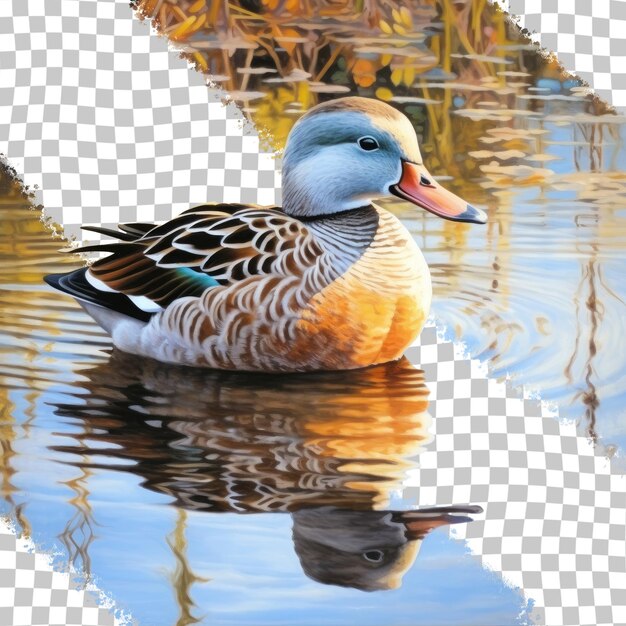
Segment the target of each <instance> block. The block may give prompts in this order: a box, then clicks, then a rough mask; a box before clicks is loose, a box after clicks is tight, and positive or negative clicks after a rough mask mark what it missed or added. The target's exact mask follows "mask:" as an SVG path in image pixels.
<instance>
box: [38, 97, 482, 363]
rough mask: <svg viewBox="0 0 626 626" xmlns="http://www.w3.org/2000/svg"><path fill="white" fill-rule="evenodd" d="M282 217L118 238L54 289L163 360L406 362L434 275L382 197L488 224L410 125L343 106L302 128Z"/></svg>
mask: <svg viewBox="0 0 626 626" xmlns="http://www.w3.org/2000/svg"><path fill="white" fill-rule="evenodd" d="M282 181H283V182H282V198H283V203H282V207H262V206H258V205H242V204H224V203H216V204H205V205H201V206H197V207H194V208H190V209H188V210H185V211H183V212H182V213H181V214H179V215H178V216H176V217H174V218H172V219H170V220H169V221H167V222H165V223H162V224H151V223H143V222H141V223H140V222H137V223H127V224H120V225H119V226H118V230H115V229H107V228H103V227H99V226H83V228H84V229H85V230H88V231H92V232H98V233H100V234H104V235H107V236H109V237H113V238H114V239H115V241H112V240H104V241H101V242H99V243H95V244H91V245H90V244H87V245H83V246H82V247H79V248H73V249H71V252H93V251H95V252H99V253H108V255H106V256H102V255H101V257H100V258H98V259H97V260H95V261H94V262H93V263H91V264H90V265H88V266H86V267H82V268H80V269H78V270H75V271H73V272H69V273H67V274H50V275H48V276H46V277H45V281H46V282H47V283H48V284H49V285H50V286H52V287H53V288H55V289H57V290H59V291H61V292H63V293H65V294H67V295H69V296H72V297H73V298H74V299H75V300H77V301H78V302H79V304H80V305H81V306H82V307H83V308H84V309H85V311H86V312H87V313H88V314H89V315H90V316H91V317H92V318H93V319H94V320H95V321H96V322H97V323H98V324H99V325H100V326H101V327H102V328H103V329H104V330H105V331H106V332H107V333H108V334H109V335H110V336H111V339H112V342H113V344H114V346H115V347H116V348H118V349H119V350H122V351H124V352H129V353H132V354H135V355H139V356H143V357H150V358H153V359H156V360H158V361H161V362H165V363H175V364H179V365H188V366H193V367H207V368H213V369H220V370H231V371H233V370H234V371H257V372H268V373H280V372H307V371H316V370H330V371H334V370H351V369H359V368H363V367H368V366H371V365H376V364H380V363H385V362H390V361H395V360H398V359H399V358H400V357H401V356H402V354H403V353H404V351H405V349H406V348H407V347H408V346H410V345H411V344H412V343H413V342H414V340H415V339H416V337H417V336H418V334H419V333H420V331H421V329H422V327H423V325H424V323H425V321H426V319H427V317H428V314H429V310H430V305H431V299H432V287H431V279H430V273H429V269H428V266H427V264H426V261H425V259H424V256H423V254H422V252H421V251H420V249H419V247H418V246H417V244H416V242H415V240H414V239H413V237H412V236H411V234H410V233H409V231H408V230H407V229H406V227H405V226H404V225H403V224H402V222H401V221H400V220H399V219H398V218H397V217H396V216H394V215H393V214H392V213H391V212H389V211H387V210H385V209H384V208H382V207H381V206H379V205H377V204H375V203H374V200H375V199H378V198H384V197H390V196H396V197H399V198H401V199H402V200H405V201H407V202H410V203H412V204H413V205H416V206H417V207H419V208H421V209H425V210H426V211H429V212H430V213H433V214H435V215H437V216H439V217H442V218H444V219H448V220H454V221H458V222H469V223H476V224H484V223H486V221H487V217H486V214H485V212H484V211H482V210H481V209H478V208H475V207H473V206H472V205H470V204H468V203H467V202H466V201H464V200H462V199H461V198H459V197H458V196H456V195H455V194H453V193H452V192H450V191H449V190H447V189H445V188H444V187H442V186H441V185H440V184H439V183H438V182H437V181H436V180H435V179H434V178H433V176H431V174H430V173H429V172H428V170H427V169H426V167H425V166H424V162H423V159H422V156H421V153H420V149H419V145H418V139H417V135H416V132H415V129H414V128H413V125H412V124H411V122H410V120H409V119H408V118H407V117H406V116H405V115H404V114H403V113H401V112H400V111H398V110H397V109H395V108H394V107H392V106H391V105H389V104H387V103H385V102H382V101H379V100H376V99H371V98H363V97H356V96H355V97H346V98H339V99H335V100H331V101H328V102H324V103H321V104H318V105H316V106H314V107H312V108H311V109H309V110H308V111H307V112H306V113H305V114H304V115H303V116H302V117H300V119H299V120H298V121H297V122H296V123H295V124H294V126H293V128H292V130H291V132H290V134H289V136H288V139H287V142H286V145H285V149H284V152H283V159H282Z"/></svg>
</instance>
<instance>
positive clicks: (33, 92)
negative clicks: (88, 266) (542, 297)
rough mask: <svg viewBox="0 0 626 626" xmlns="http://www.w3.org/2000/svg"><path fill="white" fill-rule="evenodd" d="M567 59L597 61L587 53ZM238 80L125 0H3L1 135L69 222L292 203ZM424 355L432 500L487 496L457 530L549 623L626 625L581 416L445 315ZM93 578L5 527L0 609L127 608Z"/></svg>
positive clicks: (596, 456) (107, 620)
mask: <svg viewBox="0 0 626 626" xmlns="http://www.w3.org/2000/svg"><path fill="white" fill-rule="evenodd" d="M625 3H626V2H625V1H622V0H611V1H609V0H606V1H604V0H593V2H592V1H591V0H585V1H584V2H582V3H581V2H579V1H578V0H576V1H574V0H567V2H561V1H559V2H554V1H552V2H551V1H550V0H544V1H543V2H537V1H535V0H525V1H524V0H519V1H517V0H511V7H510V8H511V10H512V11H513V12H515V13H521V12H522V9H523V8H524V7H523V6H522V5H526V6H527V7H528V10H529V11H531V13H529V15H528V17H527V20H528V21H527V22H526V24H525V25H526V27H528V28H531V29H532V28H535V27H536V26H537V27H540V26H541V25H542V24H543V17H542V18H541V21H540V22H537V21H535V22H533V20H536V19H537V18H536V17H533V15H534V16H537V15H538V14H539V10H540V9H541V7H542V6H543V5H545V6H546V7H548V5H549V6H550V7H551V9H550V10H558V11H564V10H566V11H570V10H573V9H576V10H578V9H579V8H580V9H581V13H580V15H583V16H584V17H585V18H588V17H589V15H588V12H589V11H590V10H591V9H590V8H589V7H591V6H593V9H592V10H593V11H594V12H595V11H597V10H600V9H598V7H604V9H601V10H605V12H606V11H608V12H609V13H608V14H609V15H611V16H612V17H614V18H615V20H617V26H613V25H610V26H609V32H608V34H609V35H611V34H616V33H621V32H622V30H624V32H626V30H625V29H623V28H622V25H621V23H620V22H619V20H620V19H622V15H621V13H622V8H623V7H624V5H625ZM579 5H581V6H580V7H579ZM583 5H584V6H583ZM555 7H556V8H555ZM607 7H608V8H607ZM616 7H617V8H616ZM547 10H548V9H547V8H546V11H547ZM546 15H549V12H548V13H546ZM544 17H545V16H544ZM590 19H591V26H589V23H588V20H586V19H585V20H583V21H582V22H580V20H579V19H578V17H577V18H575V19H574V21H573V23H572V22H571V20H565V21H563V28H565V25H566V24H567V25H570V26H571V25H572V24H573V26H572V31H571V32H574V29H575V30H576V32H579V33H582V32H584V33H586V34H585V35H580V34H578V35H574V36H573V39H572V38H569V39H567V41H568V42H569V43H570V44H572V42H573V45H577V44H578V42H579V40H580V41H582V40H585V43H584V46H585V47H584V50H583V52H582V53H581V54H582V55H583V56H585V55H587V56H588V52H586V50H588V49H589V43H588V41H587V40H588V39H592V43H591V46H592V55H591V56H592V57H594V59H595V57H596V56H598V57H604V56H606V55H605V54H604V52H598V53H597V54H596V50H600V51H603V50H606V49H607V46H608V50H609V52H612V53H614V56H615V58H617V59H618V62H617V63H616V64H614V63H613V61H610V64H609V72H608V74H607V73H606V71H605V75H606V76H608V77H609V80H611V85H612V86H614V87H617V90H616V91H615V93H616V98H617V96H619V97H621V96H620V93H621V92H620V88H619V85H620V82H619V81H620V80H621V79H620V77H621V76H623V74H620V73H619V72H617V71H616V69H617V68H619V67H620V62H619V54H626V51H623V50H621V44H623V40H617V39H612V40H611V41H609V40H608V39H606V38H604V34H603V33H605V32H606V28H605V27H604V26H603V27H602V28H603V29H604V30H602V32H601V33H599V37H596V36H595V34H593V35H589V33H591V32H592V30H591V29H592V28H595V25H596V24H600V23H602V24H604V22H602V20H603V19H604V18H602V17H601V16H600V17H598V16H597V15H595V13H594V16H592V17H591V18H590ZM598 20H600V21H598ZM548 24H552V25H553V24H554V20H552V21H548V22H546V25H548ZM556 24H557V26H558V28H559V29H561V26H562V25H561V18H556ZM579 28H580V30H579ZM613 29H615V30H613ZM567 32H569V28H568V29H567ZM546 34H550V31H549V30H546ZM596 39H598V40H604V41H605V43H604V44H598V43H596ZM542 42H543V43H544V45H546V41H544V40H542ZM559 42H560V35H559V40H558V41H556V43H557V44H558V45H557V46H555V47H556V48H557V49H559V45H560V43H559ZM553 43H554V42H553ZM603 46H604V47H603ZM614 46H615V50H613V47H614ZM567 51H569V50H568V49H566V52H567ZM561 58H562V60H564V61H565V65H566V66H567V67H568V69H572V70H575V71H577V72H578V73H579V74H580V75H581V76H582V77H583V78H585V77H586V75H585V71H588V68H587V66H581V67H576V62H577V60H578V56H576V57H573V58H572V59H569V58H568V57H566V56H565V55H561ZM570 61H573V63H572V62H570ZM594 62H595V61H594ZM600 67H606V64H605V65H604V66H603V65H602V63H601V64H600ZM586 68H587V69H586ZM593 69H595V66H594V67H593ZM590 82H592V85H593V81H590ZM606 86H607V85H606V84H604V83H603V84H602V88H605V87H606ZM223 97H224V94H223V93H222V92H219V91H216V90H213V89H207V86H206V84H205V82H204V79H203V77H202V76H201V75H200V74H198V73H196V72H193V71H191V70H190V69H189V68H188V67H187V64H186V63H185V62H184V61H183V60H181V59H180V58H179V56H178V55H177V54H176V53H175V52H171V51H169V50H168V47H167V42H166V40H164V39H162V38H158V37H156V36H155V35H154V34H152V33H151V32H150V27H149V25H148V24H147V23H145V22H140V21H139V20H137V19H135V18H133V17H132V15H131V11H130V9H129V7H128V3H127V1H126V0H46V2H45V3H44V2H42V1H40V0H13V1H11V0H0V152H3V153H5V154H6V155H7V157H8V159H9V162H10V163H11V164H12V165H13V166H14V167H15V168H16V169H17V170H18V172H20V173H22V174H23V175H24V180H25V183H26V184H27V185H30V186H34V185H37V186H38V194H39V201H40V202H41V203H42V204H43V205H44V206H45V209H46V213H47V214H48V215H49V216H50V217H51V218H52V219H53V220H54V221H56V222H59V223H61V224H63V225H64V227H65V229H66V233H67V234H69V235H70V236H71V235H75V236H78V234H79V231H78V226H79V225H80V224H81V223H96V224H106V225H108V224H115V223H116V222H118V221H126V220H135V219H138V220H159V219H166V218H168V217H170V216H171V215H172V214H173V213H176V212H179V211H180V210H182V209H184V208H187V207H188V206H189V205H190V204H194V203H201V202H205V201H207V200H216V201H220V200H224V201H242V202H258V203H260V204H272V203H274V202H278V201H279V191H278V188H279V175H278V171H277V161H276V160H275V159H274V157H273V155H271V154H269V153H265V152H263V151H261V150H260V148H259V141H258V138H257V136H256V135H255V134H254V132H253V131H252V130H251V129H250V128H248V127H246V126H245V124H244V122H243V121H242V117H241V115H240V113H239V112H238V110H237V109H236V107H234V106H233V105H226V106H225V105H224V104H223V103H222V99H223ZM614 103H615V104H621V102H619V101H618V100H617V99H616V100H614ZM625 104H626V103H625ZM409 357H410V358H411V360H412V361H414V362H416V363H418V364H420V366H421V367H423V368H424V369H425V370H426V379H427V380H428V381H430V386H431V391H432V398H433V399H432V405H431V413H432V414H433V416H434V417H435V418H436V419H435V420H433V428H434V433H433V434H434V435H435V437H434V440H433V442H432V443H431V444H430V445H429V447H428V449H427V450H426V451H425V452H424V454H422V455H421V457H420V467H419V469H417V470H415V471H414V472H413V473H412V475H411V476H410V477H409V482H408V484H409V485H413V486H409V487H408V489H409V491H411V492H413V493H414V494H415V496H416V498H417V502H418V503H419V504H420V505H424V506H425V505H431V504H448V503H463V502H470V503H473V504H481V505H483V507H484V508H485V514H484V516H480V517H479V520H478V521H477V522H474V523H473V524H469V525H462V526H460V527H456V528H455V529H454V533H455V535H456V536H457V537H458V538H460V539H464V540H467V541H468V544H469V546H470V548H471V550H472V551H473V552H474V553H475V554H476V555H477V556H478V557H479V558H480V559H481V560H482V562H483V563H484V565H485V566H487V567H489V568H491V569H493V570H494V571H496V572H499V573H501V575H502V576H503V577H504V579H505V580H506V581H507V582H508V583H510V584H512V585H515V586H517V587H520V588H521V589H522V590H523V591H524V593H525V595H526V597H527V598H528V599H530V600H532V601H533V603H534V607H535V609H534V614H533V619H534V620H535V621H536V623H539V624H547V625H549V626H557V625H559V624H577V625H582V624H626V607H625V603H626V556H625V555H626V530H625V529H626V487H625V478H624V476H623V475H621V474H619V473H617V471H616V470H615V469H614V468H612V466H611V464H610V463H609V462H608V461H607V460H606V459H605V458H604V457H603V456H602V454H601V451H599V450H594V448H593V447H592V446H591V445H589V443H588V442H587V441H586V440H585V439H584V438H581V437H579V436H578V435H577V433H576V428H575V425H573V424H564V423H560V422H559V421H558V420H557V419H556V418H555V415H554V413H553V411H551V410H550V409H549V408H548V407H546V406H545V405H543V404H542V403H541V402H539V401H538V400H535V399H531V398H529V397H525V396H524V395H523V394H520V393H517V392H515V391H514V390H513V389H511V388H510V387H508V386H507V385H505V384H500V383H496V382H495V381H493V380H489V379H488V378H487V376H486V372H485V371H484V369H483V368H482V367H481V366H480V365H479V364H478V363H476V362H471V361H470V360H469V359H467V358H465V356H464V355H463V354H461V353H460V352H459V350H458V348H455V346H454V345H453V344H451V343H447V342H444V341H443V340H442V339H441V338H440V337H438V335H437V332H436V329H435V327H434V326H432V325H431V326H429V327H428V328H427V329H426V331H425V332H424V333H423V334H422V337H421V339H420V343H419V344H418V345H416V346H415V347H414V348H412V349H411V350H410V352H409ZM95 574H96V576H97V572H96V573H95ZM94 593H95V591H93V590H92V591H89V592H84V591H82V590H80V589H74V588H73V583H72V579H71V576H68V575H66V574H60V573H58V572H56V573H53V572H52V566H51V563H50V562H49V561H47V560H46V559H45V558H44V557H42V556H41V555H35V554H33V553H32V546H31V545H29V544H28V542H21V541H17V540H16V539H15V537H14V535H12V534H11V533H10V530H9V529H8V528H4V529H0V626H4V625H9V624H11V625H15V626H17V625H19V624H35V623H44V624H59V625H60V624H72V623H76V624H85V625H86V624H112V623H114V621H115V620H117V622H118V623H122V622H123V621H124V618H123V617H122V616H120V615H118V616H117V617H116V618H114V616H113V615H112V614H111V613H110V612H109V610H108V609H107V608H106V606H105V607H102V608H97V602H99V601H101V598H99V597H98V596H94V595H93V594H94ZM131 608H132V607H131Z"/></svg>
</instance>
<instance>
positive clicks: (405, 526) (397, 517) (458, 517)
mask: <svg viewBox="0 0 626 626" xmlns="http://www.w3.org/2000/svg"><path fill="white" fill-rule="evenodd" d="M82 373H83V374H84V375H85V376H86V378H87V380H86V381H85V382H82V383H81V387H83V388H84V390H83V391H82V392H80V393H78V394H77V399H76V402H67V403H63V404H57V408H56V413H57V414H58V415H59V416H60V417H71V418H73V420H75V419H76V418H78V419H80V420H81V422H82V424H83V425H84V426H83V428H84V430H83V432H82V433H77V434H73V435H71V436H72V437H73V438H74V439H75V442H76V443H75V445H70V446H55V447H54V449H55V450H57V451H62V452H72V453H75V454H78V455H81V457H80V459H79V460H77V461H76V464H77V465H79V466H84V465H85V461H84V460H83V459H84V457H83V456H82V455H88V456H89V457H90V459H91V460H90V461H89V462H88V464H87V465H88V466H89V467H92V468H93V467H108V468H114V469H119V470H123V471H127V472H132V473H133V474H136V475H138V476H140V477H141V478H142V484H143V486H145V487H146V488H148V489H151V490H153V491H157V492H160V493H163V494H165V495H167V496H169V497H170V498H171V499H172V501H173V502H172V503H173V504H174V505H175V506H176V507H178V509H179V510H191V511H213V512H237V513H263V512H279V511H282V512H290V513H291V514H292V517H293V523H294V526H293V540H294V546H295V549H296V551H297V553H298V556H299V558H300V561H301V564H302V567H303V569H304V571H305V572H306V573H307V574H308V575H309V576H310V577H311V578H313V579H315V580H318V581H319V582H324V583H330V584H337V585H347V586H352V587H357V588H359V589H364V590H369V591H372V590H376V589H388V588H394V587H397V586H399V585H400V582H401V579H402V575H403V574H404V573H405V572H406V570H407V569H408V568H409V567H410V566H411V564H412V563H413V561H414V559H415V557H416V555H417V552H418V550H419V546H420V544H421V541H422V539H423V538H424V536H425V535H426V534H427V532H428V531H429V530H431V529H432V528H435V527H436V526H440V525H444V524H449V523H454V522H457V521H468V518H467V517H463V515H464V514H466V513H472V512H478V511H479V510H480V509H478V508H477V507H445V508H439V509H430V510H428V511H393V510H389V499H390V494H391V493H392V492H396V491H398V490H399V489H400V488H401V487H402V483H403V480H404V477H405V473H406V471H407V470H408V469H410V468H412V467H414V466H415V464H416V463H417V457H418V455H419V453H420V452H421V451H422V449H423V447H424V445H425V444H427V443H428V442H429V441H430V440H431V436H430V435H429V433H428V428H429V426H430V421H431V418H430V416H429V415H428V412H427V409H428V390H427V387H426V386H425V384H424V377H423V372H422V371H420V370H418V369H416V368H414V367H413V366H412V365H411V364H410V363H409V362H408V361H407V360H406V359H403V360H401V361H400V362H397V363H390V364H386V365H383V366H379V367H373V368H369V369H366V370H361V371H354V372H347V373H342V376H341V377H338V376H337V374H336V373H333V372H330V373H314V374H310V375H306V376H303V375H287V376H280V377H276V376H269V375H268V376H264V375H251V374H245V373H228V372H214V371H208V372H207V371H202V370H194V369H190V368H184V367H173V366H169V365H164V364H162V363H158V362H157V361H152V360H146V359H140V358H137V357H134V356H132V355H127V354H123V353H121V352H117V351H114V352H113V354H112V356H111V359H110V360H109V361H108V362H106V363H103V364H101V365H98V366H96V367H94V368H92V369H89V370H84V371H83V372H82ZM84 391H87V393H84ZM120 461H122V463H120ZM123 461H126V462H129V463H123ZM170 545H178V546H179V547H180V546H181V545H182V544H181V543H180V541H179V542H178V543H176V542H175V541H172V540H171V539H170ZM183 552H184V550H183V549H182V548H180V549H178V550H177V554H179V555H181V554H183ZM180 563H182V562H181V561H179V564H180ZM183 570H184V571H187V570H185V569H184V567H183V569H180V570H178V571H179V574H180V575H179V576H178V579H179V580H183V579H186V580H187V579H188V578H189V577H187V578H185V576H183V575H182V573H183ZM181 584H182V583H181ZM188 586H189V585H187V586H186V583H185V584H183V585H182V587H180V588H179V590H178V591H177V595H178V596H179V598H185V597H189V594H188V589H187V587H188ZM185 589H187V591H185ZM183 604H184V603H183ZM181 606H182V604H181ZM187 613H189V614H190V611H189V610H188V611H187ZM187 613H185V614H187Z"/></svg>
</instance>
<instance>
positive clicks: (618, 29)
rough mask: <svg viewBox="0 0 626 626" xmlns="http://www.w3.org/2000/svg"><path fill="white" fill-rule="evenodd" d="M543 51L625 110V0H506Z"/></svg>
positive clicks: (503, 4) (507, 4)
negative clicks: (550, 54) (547, 51)
mask: <svg viewBox="0 0 626 626" xmlns="http://www.w3.org/2000/svg"><path fill="white" fill-rule="evenodd" d="M499 3H500V5H501V6H503V7H504V8H505V9H507V10H509V11H510V12H511V13H512V14H513V15H514V16H517V18H518V22H519V24H520V26H521V27H523V28H526V29H527V30H529V31H530V32H531V33H532V37H533V39H534V40H535V41H537V42H539V43H540V44H541V46H542V47H543V48H546V49H547V50H550V51H552V52H556V53H557V55H558V58H559V61H561V63H562V64H563V66H564V67H565V68H566V69H567V70H568V71H570V72H573V73H574V74H576V75H577V76H579V77H580V78H582V79H583V80H584V81H586V82H587V83H589V85H591V87H593V89H594V91H595V92H596V93H597V94H598V95H599V96H600V97H601V98H603V99H604V100H606V101H607V102H610V103H611V104H613V105H614V106H615V107H626V0H501V1H500V2H499Z"/></svg>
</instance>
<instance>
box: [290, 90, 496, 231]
mask: <svg viewBox="0 0 626 626" xmlns="http://www.w3.org/2000/svg"><path fill="white" fill-rule="evenodd" d="M391 194H394V195H397V196H399V197H401V198H403V199H405V200H408V201H409V202H412V203H413V204H416V205H418V206H420V207H422V208H424V209H427V210H428V211H431V212H432V213H435V214H437V215H439V216H441V217H445V218H447V219H453V220H457V221H466V222H476V223H484V222H485V221H486V216H485V214H484V213H483V212H482V211H480V210H478V209H475V208H474V207H472V206H470V205H468V204H467V202H464V201H463V200H461V199H460V198H458V197H457V196H455V195H454V194H452V193H451V192H449V191H447V190H445V189H444V188H443V187H441V186H440V185H438V184H437V182H436V181H435V180H434V179H433V178H432V176H431V175H430V174H429V173H428V171H427V170H426V168H425V167H424V164H423V162H422V156H421V154H420V150H419V146H418V143H417V137H416V135H415V130H414V128H413V126H412V125H411V122H410V121H409V120H408V118H407V117H406V116H405V115H403V114H402V113H400V112H399V111H397V110H396V109H394V108H393V107H391V106H389V105H388V104H385V103H384V102H380V101H379V100H373V99H369V98H359V97H350V98H339V99H337V100H333V101H331V102H326V103H323V104H320V105H318V106H316V107H313V108H312V109H311V110H310V111H308V112H307V113H306V114H305V115H304V116H303V117H302V118H300V120H298V122H297V123H296V124H295V126H294V127H293V129H292V131H291V133H290V135H289V138H288V140H287V145H286V147H285V153H284V155H283V209H284V211H285V212H286V213H289V214H290V215H294V216H298V217H317V216H323V215H329V214H333V213H338V212H340V211H347V210H350V209H355V208H359V207H362V206H366V205H368V204H369V203H370V202H371V201H372V200H373V199H374V198H380V197H384V196H389V195H391Z"/></svg>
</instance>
